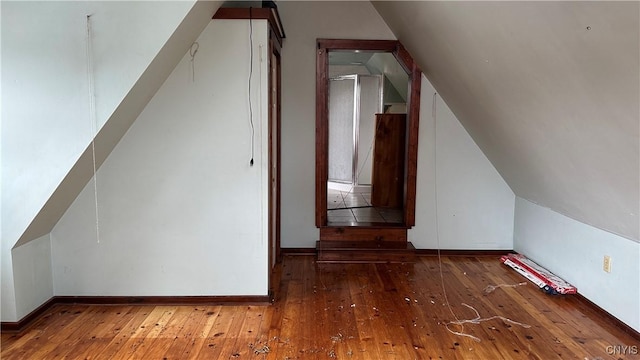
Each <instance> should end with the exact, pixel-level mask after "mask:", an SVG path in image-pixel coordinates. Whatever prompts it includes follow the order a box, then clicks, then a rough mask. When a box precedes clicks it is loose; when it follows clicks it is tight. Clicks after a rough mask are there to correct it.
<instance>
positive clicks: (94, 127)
mask: <svg viewBox="0 0 640 360" xmlns="http://www.w3.org/2000/svg"><path fill="white" fill-rule="evenodd" d="M87 80H88V83H89V121H90V122H91V156H92V160H93V198H94V200H95V215H96V242H97V243H98V244H99V243H100V216H99V213H98V175H97V173H96V136H97V135H98V124H97V118H96V95H95V83H94V78H93V29H92V28H91V15H87Z"/></svg>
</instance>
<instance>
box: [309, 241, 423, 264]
mask: <svg viewBox="0 0 640 360" xmlns="http://www.w3.org/2000/svg"><path fill="white" fill-rule="evenodd" d="M316 249H317V250H318V257H317V260H316V261H317V262H318V263H332V264H339V263H343V264H344V263H346V264H352V263H414V262H416V257H415V250H416V248H415V247H414V246H413V244H411V243H410V242H406V241H404V242H403V241H362V240H359V241H345V240H338V241H330V240H320V241H318V242H316Z"/></svg>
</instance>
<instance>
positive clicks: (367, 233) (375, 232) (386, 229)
mask: <svg viewBox="0 0 640 360" xmlns="http://www.w3.org/2000/svg"><path fill="white" fill-rule="evenodd" d="M327 240H328V241H400V242H404V243H406V242H407V227H406V226H395V227H390V226H388V225H385V226H323V227H321V228H320V241H327Z"/></svg>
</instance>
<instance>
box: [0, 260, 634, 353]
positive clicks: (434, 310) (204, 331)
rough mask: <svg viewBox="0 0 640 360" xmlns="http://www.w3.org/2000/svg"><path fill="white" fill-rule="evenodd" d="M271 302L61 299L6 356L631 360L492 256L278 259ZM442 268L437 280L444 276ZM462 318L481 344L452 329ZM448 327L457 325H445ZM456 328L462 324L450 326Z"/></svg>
mask: <svg viewBox="0 0 640 360" xmlns="http://www.w3.org/2000/svg"><path fill="white" fill-rule="evenodd" d="M281 266H282V268H281V272H282V280H281V281H280V287H279V290H278V292H277V294H276V301H275V302H274V303H273V305H270V306H253V305H239V306H201V305H186V306H185V305H182V306H180V305H133V304H122V305H111V306H107V305H73V304H57V305H54V306H53V307H51V308H50V309H49V310H48V311H46V312H45V314H44V315H42V316H41V317H39V318H38V319H37V320H36V322H35V323H34V324H33V325H32V326H30V327H29V328H27V329H26V330H24V331H22V332H20V333H3V334H2V344H1V345H2V350H1V353H0V357H1V358H2V359H62V358H69V359H278V360H281V359H545V360H546V359H580V360H583V359H588V360H595V359H637V358H638V356H637V355H629V354H627V355H625V354H616V355H615V356H612V355H610V354H609V353H608V352H607V346H618V345H626V346H634V345H635V346H638V345H640V344H639V343H638V340H637V339H634V337H633V336H632V335H630V334H628V333H626V332H625V331H624V329H621V328H618V327H615V326H613V325H612V323H611V322H610V321H609V320H608V319H607V318H606V317H603V316H601V315H600V314H599V313H598V312H594V311H593V310H592V309H591V307H589V306H588V305H586V304H585V303H583V302H581V301H579V299H577V298H576V297H572V296H566V297H564V296H551V295H546V294H544V293H542V292H541V291H540V290H538V289H537V288H536V287H535V286H533V285H532V284H527V285H525V286H518V287H502V288H498V289H496V290H495V291H494V292H491V293H488V294H487V293H485V292H484V291H483V290H484V288H485V287H486V286H487V285H497V284H503V283H504V284H515V283H519V282H521V281H523V278H522V277H521V276H520V275H518V274H517V273H515V272H514V271H513V270H511V269H510V268H508V267H506V266H504V265H502V264H501V263H500V262H499V257H498V256H481V257H473V256H454V257H448V256H443V257H442V263H441V265H440V263H439V262H438V257H435V256H423V257H419V258H418V261H417V262H416V263H414V264H348V265H346V264H318V263H316V262H315V261H314V259H313V257H311V256H285V257H284V259H283V263H282V265H281ZM440 268H442V279H443V282H441V281H440ZM443 283H444V288H445V289H446V295H447V298H448V300H449V303H450V305H451V310H453V312H454V313H455V316H457V317H458V318H459V319H472V318H474V317H475V313H474V312H473V311H472V310H470V309H469V308H466V307H464V306H462V305H461V304H462V303H466V304H469V305H471V306H473V307H474V308H475V309H476V310H477V311H478V313H479V314H480V316H482V317H490V316H494V315H500V316H504V317H507V318H510V319H512V320H514V321H518V322H521V323H525V324H528V325H530V327H529V328H524V327H520V326H518V325H515V324H509V323H506V322H504V321H502V320H499V319H495V320H491V321H486V322H482V323H480V324H466V325H465V326H464V329H463V331H464V332H465V333H468V334H470V335H473V336H477V337H478V338H479V339H480V340H481V341H480V342H476V341H473V340H471V339H469V338H466V337H461V336H458V335H454V334H452V333H450V332H448V331H447V329H446V328H445V326H444V324H445V323H447V322H449V321H452V320H454V315H453V314H452V313H451V312H450V311H449V308H448V307H447V306H446V302H445V297H444V293H443ZM452 328H454V327H453V326H452ZM455 330H458V331H460V330H462V329H460V328H458V327H455Z"/></svg>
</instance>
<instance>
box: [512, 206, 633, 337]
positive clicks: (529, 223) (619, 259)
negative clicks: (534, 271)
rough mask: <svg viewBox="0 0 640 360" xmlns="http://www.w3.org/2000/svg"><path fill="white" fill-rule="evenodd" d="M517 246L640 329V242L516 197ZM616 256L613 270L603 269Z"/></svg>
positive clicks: (589, 297) (583, 293)
mask: <svg viewBox="0 0 640 360" xmlns="http://www.w3.org/2000/svg"><path fill="white" fill-rule="evenodd" d="M515 220H516V221H515V232H514V249H515V250H516V251H518V252H520V253H522V254H524V255H526V256H528V257H529V258H531V259H532V260H534V261H535V262H537V263H538V264H540V265H542V266H544V267H545V268H547V269H549V270H551V271H552V272H553V273H555V274H557V275H559V276H560V277H562V278H563V279H565V280H567V281H568V282H570V283H571V284H573V285H575V286H576V287H577V288H578V292H579V293H581V294H582V295H584V296H585V297H586V298H588V299H589V300H591V301H592V302H594V303H595V304H597V305H598V306H600V307H601V308H603V309H604V310H606V311H607V312H609V313H611V314H612V315H614V316H615V317H617V318H618V319H620V320H622V321H623V322H625V323H626V324H627V325H629V326H631V327H632V328H634V329H636V330H637V331H640V244H638V243H637V242H634V241H632V240H629V239H626V238H623V237H621V236H618V235H614V234H612V233H609V232H606V231H603V230H600V229H598V228H595V227H592V226H590V225H586V224H584V223H581V222H579V221H576V220H573V219H571V218H568V217H566V216H564V215H561V214H559V213H557V212H554V211H552V210H549V209H547V208H544V207H541V206H539V205H536V204H533V203H531V202H529V201H527V200H524V199H522V198H520V197H518V198H516V218H515ZM605 255H609V256H611V273H606V272H604V271H603V269H602V265H603V258H604V256H605Z"/></svg>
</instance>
